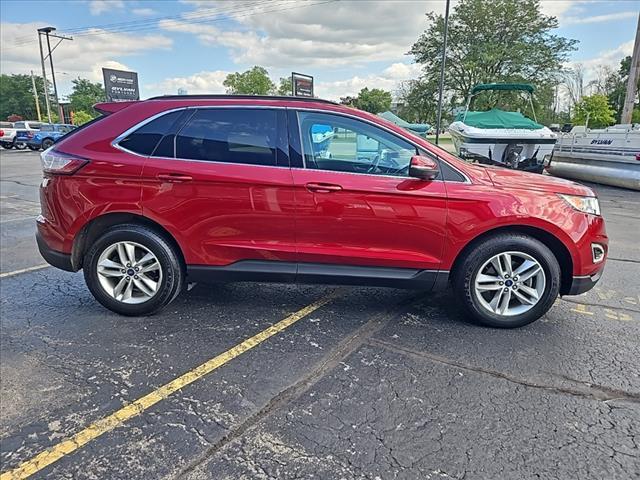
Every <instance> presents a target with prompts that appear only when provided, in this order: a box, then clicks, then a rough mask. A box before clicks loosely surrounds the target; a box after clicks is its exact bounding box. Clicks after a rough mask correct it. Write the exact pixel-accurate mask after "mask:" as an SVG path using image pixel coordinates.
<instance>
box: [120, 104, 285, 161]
mask: <svg viewBox="0 0 640 480" xmlns="http://www.w3.org/2000/svg"><path fill="white" fill-rule="evenodd" d="M214 108H225V109H226V108H243V109H251V110H255V109H258V108H259V109H269V110H284V109H286V107H271V106H268V105H255V106H254V105H204V106H197V105H189V106H187V107H179V108H172V109H171V110H163V111H162V112H159V113H156V114H155V115H152V116H151V117H149V118H146V119H144V120H142V121H140V122H138V123H136V124H135V125H134V126H132V127H130V128H128V129H127V130H125V131H124V132H122V133H121V134H120V135H118V136H117V137H116V138H114V139H113V141H112V142H111V146H112V147H113V148H116V149H118V150H121V151H123V152H126V153H129V154H131V155H135V156H137V157H141V158H159V159H162V160H180V161H181V162H201V163H219V164H226V165H250V166H254V167H268V168H290V167H288V166H281V165H260V164H255V163H233V162H222V161H218V160H196V159H194V158H181V157H162V156H155V155H142V154H141V153H137V152H134V151H131V150H129V149H128V148H125V147H123V146H122V145H120V142H121V141H122V140H124V139H125V138H127V137H128V136H129V135H130V134H131V133H133V132H135V131H136V130H137V129H139V128H142V127H144V126H145V125H146V124H147V123H149V122H152V121H153V120H155V119H156V118H160V117H162V116H164V115H167V114H169V113H173V112H179V111H182V110H204V109H214ZM183 127H184V125H183ZM180 131H182V128H180V130H178V133H180ZM177 136H178V135H177V134H176V136H175V137H174V139H173V148H174V150H173V151H174V152H175V146H176V143H175V142H176V138H177Z"/></svg>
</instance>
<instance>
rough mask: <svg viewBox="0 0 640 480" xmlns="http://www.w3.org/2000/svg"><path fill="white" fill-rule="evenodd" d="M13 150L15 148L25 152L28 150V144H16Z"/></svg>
mask: <svg viewBox="0 0 640 480" xmlns="http://www.w3.org/2000/svg"><path fill="white" fill-rule="evenodd" d="M13 148H15V149H16V150H24V149H25V148H27V144H26V143H24V142H15V143H14V144H13Z"/></svg>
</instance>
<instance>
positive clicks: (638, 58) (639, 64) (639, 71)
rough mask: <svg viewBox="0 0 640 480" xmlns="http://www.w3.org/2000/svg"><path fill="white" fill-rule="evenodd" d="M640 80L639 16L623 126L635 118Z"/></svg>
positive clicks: (622, 120) (623, 113) (623, 110)
mask: <svg viewBox="0 0 640 480" xmlns="http://www.w3.org/2000/svg"><path fill="white" fill-rule="evenodd" d="M638 78H640V16H638V27H637V28H636V41H635V43H634V45H633V55H632V57H631V68H630V69H629V81H628V82H627V95H626V96H625V97H624V107H623V108H622V118H621V119H620V123H622V124H625V123H631V117H632V116H633V104H634V103H635V100H636V93H637V88H638Z"/></svg>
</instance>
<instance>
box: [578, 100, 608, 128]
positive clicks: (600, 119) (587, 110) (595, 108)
mask: <svg viewBox="0 0 640 480" xmlns="http://www.w3.org/2000/svg"><path fill="white" fill-rule="evenodd" d="M614 114H615V110H614V109H613V108H611V107H610V106H609V102H608V100H607V97H606V95H600V94H598V95H591V96H589V97H582V100H580V101H579V102H578V103H576V105H575V111H574V114H573V119H572V120H573V123H575V124H576V125H584V124H585V123H587V118H588V120H589V124H588V125H589V127H590V128H602V127H608V126H609V125H611V124H613V123H615V121H616V118H615V116H614Z"/></svg>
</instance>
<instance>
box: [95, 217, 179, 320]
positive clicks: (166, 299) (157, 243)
mask: <svg viewBox="0 0 640 480" xmlns="http://www.w3.org/2000/svg"><path fill="white" fill-rule="evenodd" d="M122 241H129V242H135V243H138V244H140V245H143V246H144V247H146V248H147V249H149V250H150V251H151V252H152V253H153V254H154V255H155V256H156V258H157V260H158V262H159V263H160V266H161V268H162V279H161V281H160V285H159V286H158V289H157V291H156V293H155V294H154V295H153V296H152V297H151V298H150V299H149V300H147V301H144V302H143V303H137V304H128V303H123V302H121V301H118V300H116V299H115V298H113V297H112V296H110V295H109V294H108V293H107V292H106V291H105V290H104V288H103V287H102V285H101V284H100V280H99V278H98V271H97V263H98V259H99V258H100V255H101V254H102V252H104V251H105V249H107V248H108V247H110V246H111V245H113V244H114V243H117V242H122ZM83 270H84V278H85V281H86V283H87V286H88V287H89V290H90V291H91V293H92V294H93V296H94V297H95V299H96V300H98V302H100V303H101V304H102V305H103V306H105V307H106V308H108V309H109V310H111V311H113V312H116V313H119V314H120V315H127V316H140V315H151V314H153V313H155V312H157V311H159V310H160V309H162V308H163V307H165V306H166V305H168V304H169V303H171V302H172V301H173V300H174V299H175V298H176V297H177V296H178V294H179V293H180V292H181V291H182V286H183V283H184V278H185V272H184V267H183V265H182V262H181V260H180V256H179V254H178V252H176V251H175V249H174V247H173V246H172V245H171V244H170V243H169V242H168V241H167V240H166V239H165V238H164V237H163V236H161V235H159V234H158V233H156V232H155V231H154V230H152V229H150V228H148V227H144V226H141V225H120V226H116V227H113V228H111V229H109V230H108V231H107V232H105V233H104V234H103V235H102V236H101V237H100V238H98V240H96V241H95V242H94V244H93V245H92V246H91V248H90V249H89V251H88V252H87V253H86V255H85V257H84V262H83ZM136 278H137V277H136Z"/></svg>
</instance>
